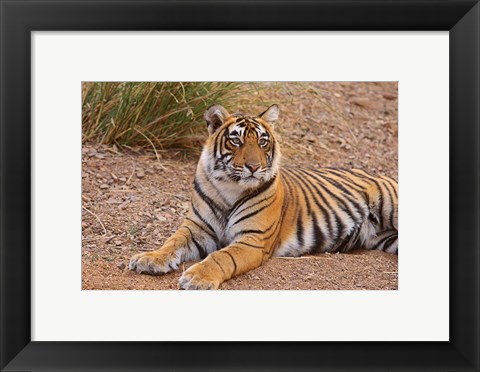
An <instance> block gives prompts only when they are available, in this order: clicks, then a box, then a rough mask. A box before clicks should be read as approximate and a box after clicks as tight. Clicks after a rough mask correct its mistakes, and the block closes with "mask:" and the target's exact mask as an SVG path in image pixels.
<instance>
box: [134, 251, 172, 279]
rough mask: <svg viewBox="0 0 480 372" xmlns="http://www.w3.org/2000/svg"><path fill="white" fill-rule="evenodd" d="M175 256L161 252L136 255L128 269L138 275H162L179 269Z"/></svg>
mask: <svg viewBox="0 0 480 372" xmlns="http://www.w3.org/2000/svg"><path fill="white" fill-rule="evenodd" d="M176 261H177V259H176V257H175V256H172V255H171V254H167V253H164V252H161V251H154V252H146V253H140V254H136V255H135V256H133V257H132V258H131V259H130V263H129V264H128V268H129V269H130V270H132V271H136V272H137V273H144V274H150V275H161V274H165V273H168V272H169V271H172V270H176V269H178V263H177V262H176Z"/></svg>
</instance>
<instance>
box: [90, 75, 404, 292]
mask: <svg viewBox="0 0 480 372" xmlns="http://www.w3.org/2000/svg"><path fill="white" fill-rule="evenodd" d="M252 102H254V103H253V104H252ZM271 103H277V104H278V105H279V107H280V110H281V113H280V119H279V121H278V123H277V124H276V131H277V133H278V139H279V141H280V143H281V144H282V153H283V164H288V165H298V166H304V167H321V166H333V167H342V168H361V169H364V170H366V171H368V172H370V173H372V174H385V175H388V176H391V177H393V178H395V179H398V178H397V166H398V130H397V128H398V121H397V117H398V111H397V107H398V105H397V104H398V95H397V83H314V84H311V87H309V88H308V89H306V88H305V86H302V87H301V88H299V87H298V85H294V84H284V85H283V86H282V87H281V88H278V86H277V87H276V88H275V89H266V90H261V91H260V92H258V93H257V94H255V96H254V97H246V98H245V101H244V102H243V101H242V103H241V105H240V107H233V108H232V107H227V109H229V110H230V111H231V112H234V111H237V110H239V109H240V110H242V111H243V112H246V113H260V112H261V111H262V110H263V109H264V108H266V107H267V106H268V105H269V104H271ZM199 150H200V149H199ZM159 156H160V159H159V160H158V159H157V157H156V155H155V153H154V152H153V151H151V150H149V149H136V148H125V149H122V151H119V150H118V149H117V148H116V147H110V146H104V145H97V144H92V143H87V144H85V145H84V146H83V149H82V188H83V190H82V201H83V204H82V205H83V208H82V288H83V289H87V290H88V289H178V279H179V277H180V275H181V272H182V271H183V270H185V269H186V268H188V267H189V266H190V265H191V264H192V263H186V264H184V265H183V266H182V267H181V268H180V270H179V271H178V272H174V273H169V274H166V275H163V276H148V275H140V274H136V273H133V272H130V271H129V270H128V262H129V259H130V257H131V256H132V255H134V254H136V253H139V252H143V251H149V250H155V249H158V248H160V247H161V246H162V244H163V242H164V241H165V239H166V238H167V237H168V236H169V235H170V234H172V233H173V232H174V231H175V230H176V229H177V228H178V226H179V225H180V224H181V222H182V220H183V217H184V216H185V213H186V210H187V208H188V200H189V195H190V188H191V183H192V181H193V177H194V173H195V167H196V163H197V159H198V153H195V154H192V153H189V154H185V153H183V152H181V151H166V152H160V153H159ZM400 250H401V248H400ZM400 254H401V253H400ZM397 288H398V256H397V255H391V254H387V253H383V252H377V251H364V250H359V251H355V252H352V253H348V254H318V255H314V256H305V257H300V258H272V259H271V260H270V261H268V262H267V263H266V264H265V265H263V266H261V267H259V268H257V269H255V270H252V271H250V272H248V273H246V274H244V275H240V276H238V277H236V278H233V279H231V280H229V281H227V282H225V283H223V284H222V285H221V286H220V289H237V290H238V289H257V290H258V289H302V290H306V289H307V290H308V289H356V290H360V289H362V290H372V289H397Z"/></svg>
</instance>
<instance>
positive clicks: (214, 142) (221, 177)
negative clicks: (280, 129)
mask: <svg viewBox="0 0 480 372" xmlns="http://www.w3.org/2000/svg"><path fill="white" fill-rule="evenodd" d="M278 113H279V110H278V106H277V105H272V106H270V107H269V108H268V109H267V110H266V111H265V112H263V113H262V114H260V115H258V116H251V115H245V114H240V113H234V114H229V113H228V111H227V110H225V109H224V108H223V107H222V106H218V105H215V106H212V107H210V108H209V109H208V110H207V112H206V113H205V119H206V121H207V125H208V131H209V134H210V137H209V139H208V140H207V143H206V145H205V147H204V150H203V153H202V160H203V162H204V164H206V165H207V166H206V170H207V171H208V173H210V175H211V176H212V177H213V179H215V180H216V181H219V182H229V183H235V184H237V185H239V186H241V187H243V188H254V187H258V186H260V185H262V184H263V183H265V182H267V181H269V180H270V179H272V177H274V175H275V174H276V173H277V170H278V163H279V159H280V150H279V146H278V143H277V141H276V139H275V136H274V133H273V122H274V121H275V120H276V119H277V118H278Z"/></svg>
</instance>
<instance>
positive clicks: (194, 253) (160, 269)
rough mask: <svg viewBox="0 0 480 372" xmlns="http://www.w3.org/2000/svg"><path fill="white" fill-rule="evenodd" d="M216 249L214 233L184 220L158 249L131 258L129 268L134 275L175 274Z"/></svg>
mask: <svg viewBox="0 0 480 372" xmlns="http://www.w3.org/2000/svg"><path fill="white" fill-rule="evenodd" d="M217 248H218V241H217V238H216V236H215V235H214V233H213V232H211V231H209V229H208V227H207V226H204V224H203V223H202V222H201V221H197V220H195V219H193V218H187V219H186V220H185V222H184V223H183V224H182V225H181V226H180V227H179V229H178V230H177V231H176V232H175V233H174V234H173V235H172V236H171V237H170V238H168V239H167V241H166V242H165V244H164V245H163V246H162V247H161V248H160V249H157V250H156V251H153V252H145V253H140V254H137V255H135V256H133V257H132V258H131V259H130V263H129V265H128V267H129V269H130V270H133V271H136V272H137V273H145V274H151V275H160V274H165V273H167V272H169V271H172V270H177V269H178V266H179V265H180V263H182V262H185V261H191V260H198V259H200V258H205V257H206V256H207V255H208V254H209V253H210V252H213V251H214V250H216V249H217Z"/></svg>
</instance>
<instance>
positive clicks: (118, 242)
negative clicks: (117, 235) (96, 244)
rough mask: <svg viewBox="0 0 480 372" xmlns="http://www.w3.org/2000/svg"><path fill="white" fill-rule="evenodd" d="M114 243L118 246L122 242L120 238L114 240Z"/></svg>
mask: <svg viewBox="0 0 480 372" xmlns="http://www.w3.org/2000/svg"><path fill="white" fill-rule="evenodd" d="M113 244H115V245H116V246H117V247H118V246H120V245H122V242H121V241H120V240H114V241H113Z"/></svg>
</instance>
